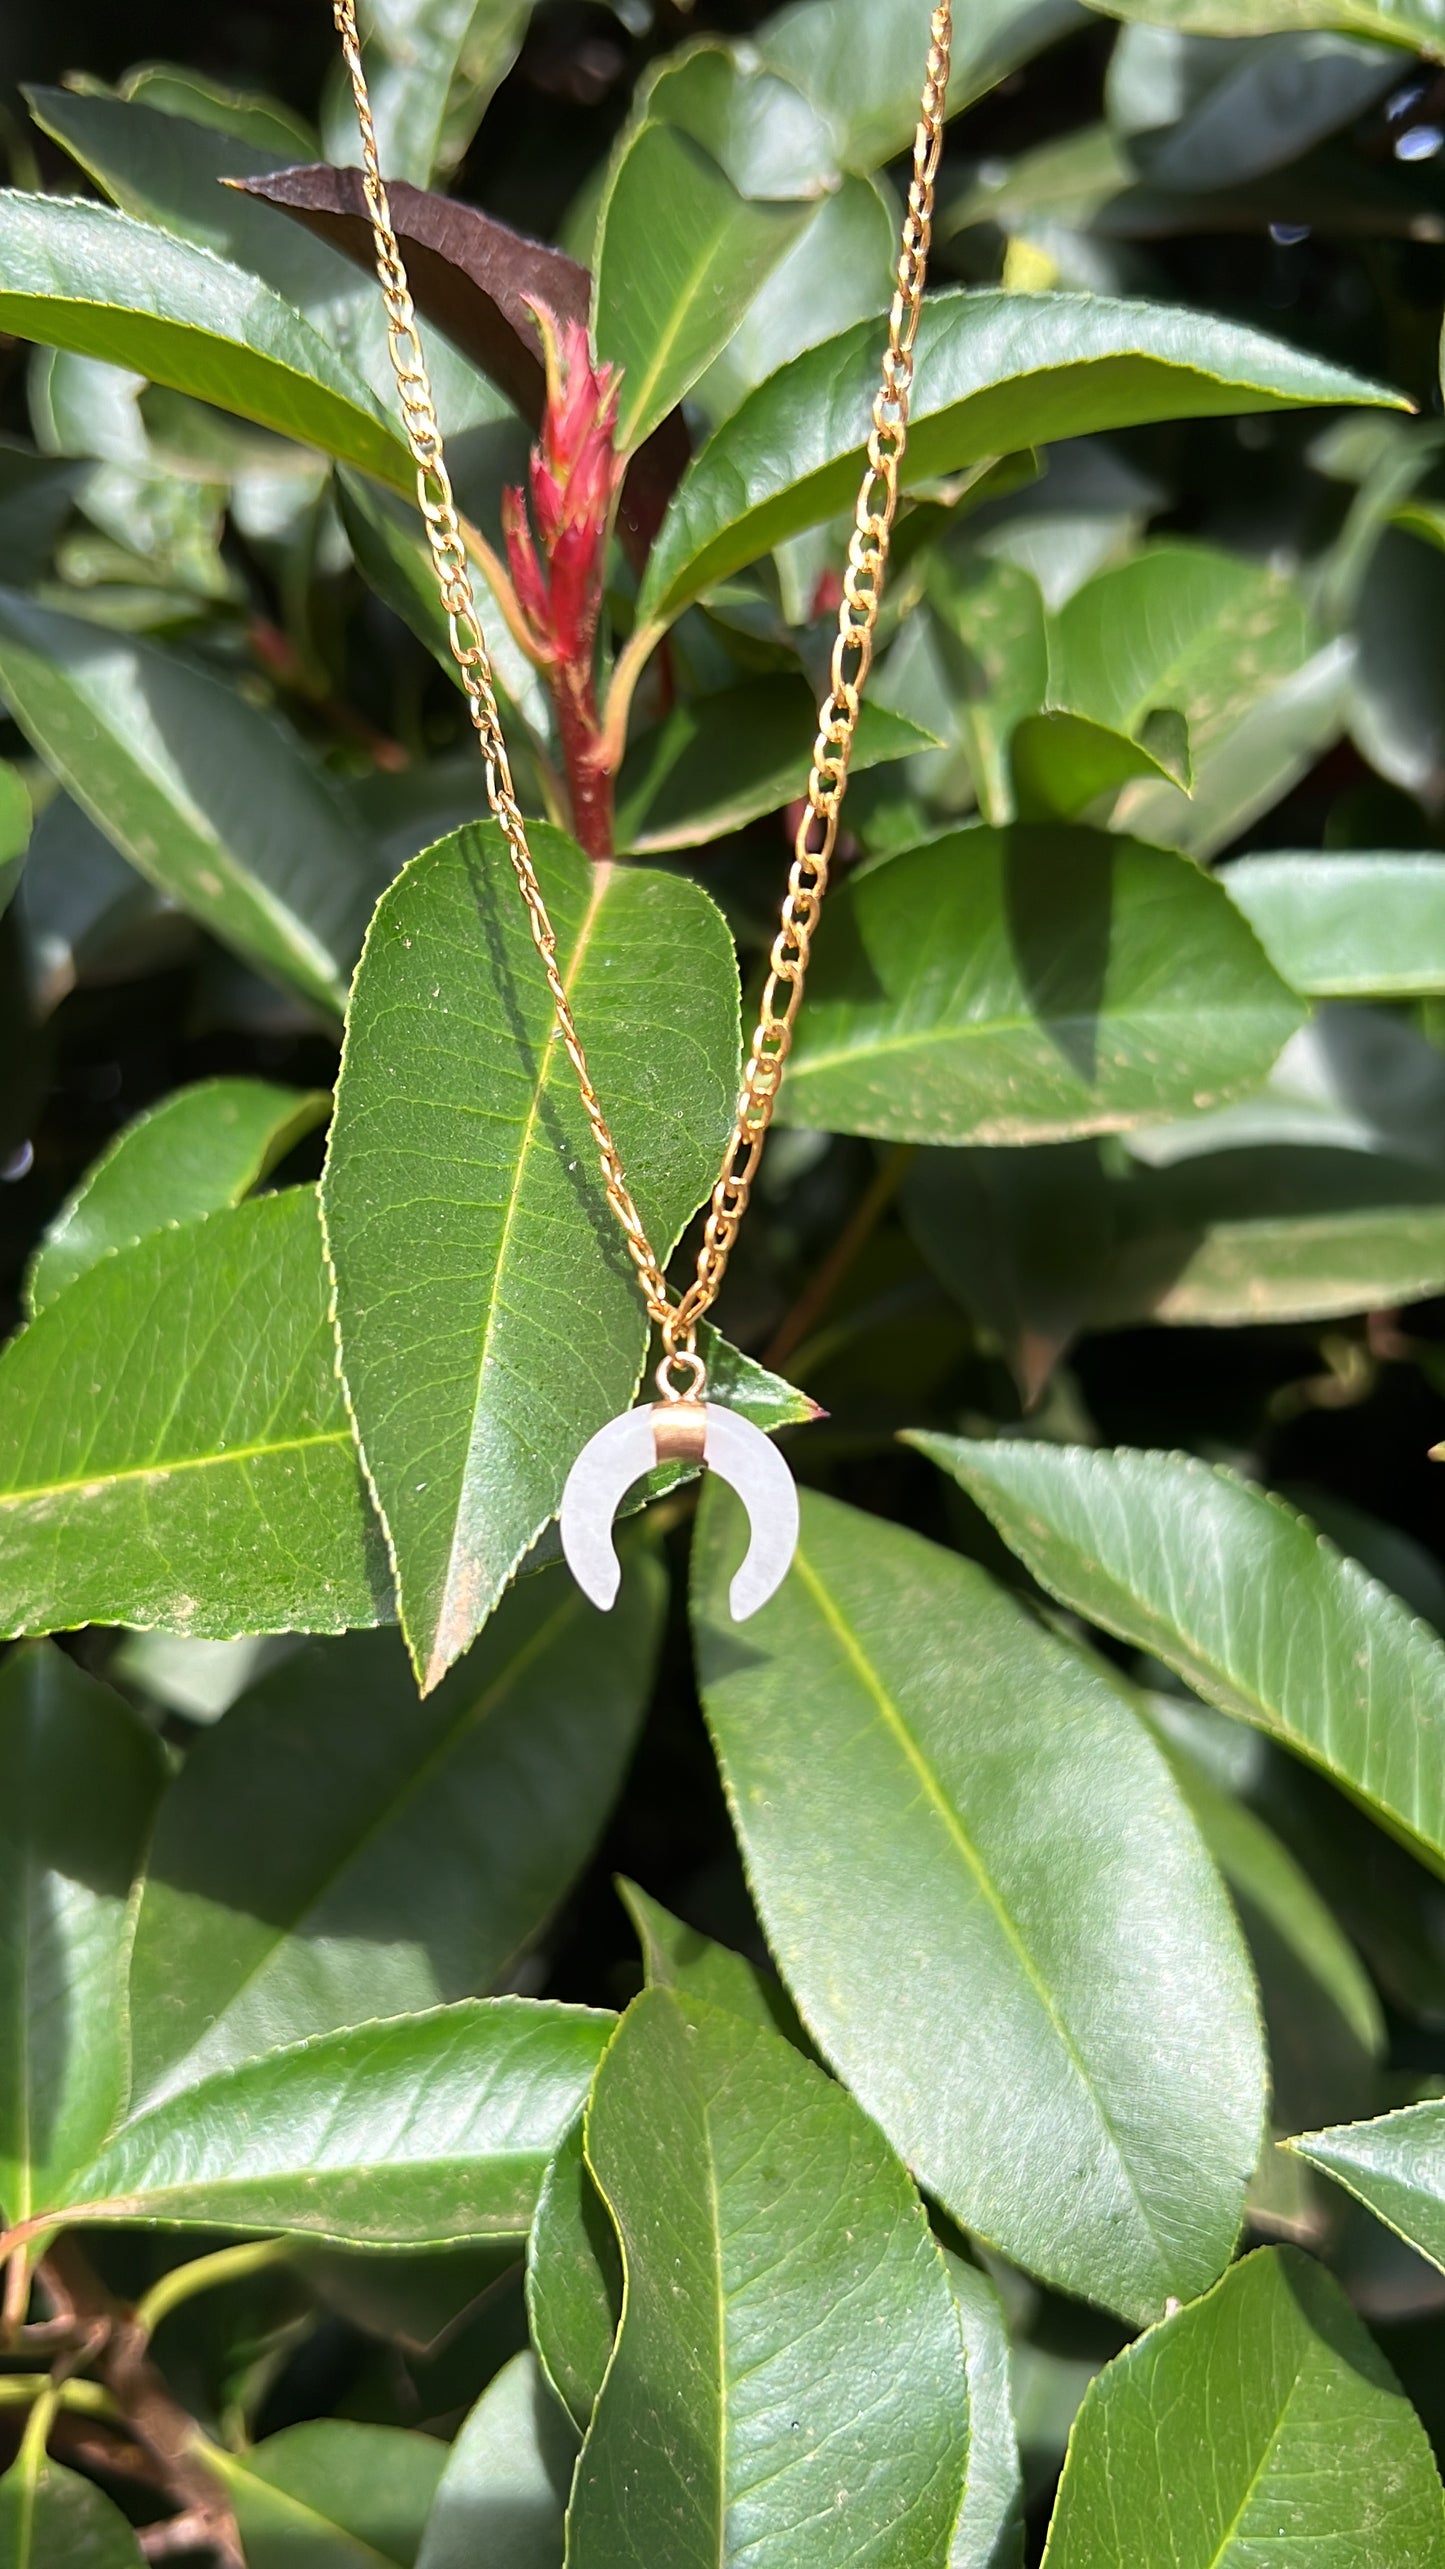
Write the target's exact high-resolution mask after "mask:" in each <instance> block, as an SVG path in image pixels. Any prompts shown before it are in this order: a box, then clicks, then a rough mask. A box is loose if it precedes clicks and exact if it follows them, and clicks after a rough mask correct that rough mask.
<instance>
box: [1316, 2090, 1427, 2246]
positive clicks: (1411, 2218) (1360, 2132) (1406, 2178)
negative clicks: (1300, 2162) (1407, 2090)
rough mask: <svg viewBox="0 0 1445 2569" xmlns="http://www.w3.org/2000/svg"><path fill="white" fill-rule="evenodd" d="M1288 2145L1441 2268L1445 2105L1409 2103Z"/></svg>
mask: <svg viewBox="0 0 1445 2569" xmlns="http://www.w3.org/2000/svg"><path fill="white" fill-rule="evenodd" d="M1291 2147H1292V2148H1293V2149H1295V2150H1297V2151H1298V2152H1299V2155H1300V2157H1301V2158H1302V2159H1308V2160H1309V2162H1310V2165H1311V2166H1312V2167H1316V2168H1323V2169H1324V2172H1325V2174H1326V2176H1331V2177H1333V2178H1334V2179H1335V2181H1336V2183H1337V2184H1339V2185H1342V2186H1345V2187H1347V2188H1348V2190H1349V2192H1350V2193H1351V2194H1353V2195H1356V2196H1357V2197H1358V2198H1359V2200H1360V2202H1361V2203H1364V2204H1368V2206H1369V2208H1370V2210H1371V2212H1373V2213H1375V2214H1377V2215H1378V2217H1379V2219H1380V2220H1381V2221H1384V2222H1387V2223H1388V2225H1389V2227H1390V2228H1391V2229H1392V2230H1396V2231H1398V2232H1399V2235H1400V2237H1401V2238H1402V2239H1408V2241H1409V2243H1410V2245H1411V2247H1412V2248H1418V2250H1419V2252H1420V2254H1421V2256H1422V2257H1428V2258H1429V2259H1430V2261H1431V2263H1432V2265H1436V2266H1439V2267H1441V2268H1445V2105H1442V2104H1439V2103H1436V2102H1433V2101H1432V2102H1430V2103H1428V2104H1425V2105H1407V2106H1404V2107H1402V2109H1401V2111H1400V2112H1399V2113H1398V2114H1382V2115H1381V2116H1380V2117H1379V2119H1378V2121H1377V2122H1374V2123H1343V2124H1339V2125H1337V2126H1336V2127H1335V2128H1334V2129H1332V2130H1329V2131H1324V2132H1306V2133H1304V2134H1303V2135H1302V2136H1301V2138H1300V2139H1299V2140H1297V2141H1294V2142H1292V2143H1291Z"/></svg>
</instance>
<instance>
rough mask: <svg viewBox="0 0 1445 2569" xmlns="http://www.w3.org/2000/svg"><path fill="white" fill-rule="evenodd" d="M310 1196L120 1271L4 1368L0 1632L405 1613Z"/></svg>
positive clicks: (229, 1631)
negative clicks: (361, 1441)
mask: <svg viewBox="0 0 1445 2569" xmlns="http://www.w3.org/2000/svg"><path fill="white" fill-rule="evenodd" d="M328 1304H329V1289H328V1284H327V1277H326V1269H325V1265H324V1262H323V1260H322V1256H321V1238H320V1231H319V1227H318V1224H317V1219H316V1198H315V1196H314V1195H313V1194H312V1192H311V1190H310V1189H309V1188H292V1189H289V1190H287V1191H286V1192H285V1193H283V1194H280V1195H273V1196H263V1197H261V1198H260V1199H259V1200H258V1201H257V1202H256V1203H254V1204H244V1205H240V1206H238V1207H237V1208H236V1210H235V1211H233V1212H224V1213H213V1214H211V1215H209V1216H208V1217H206V1218H205V1219H204V1220H202V1221H200V1222H195V1223H188V1224H186V1225H185V1226H184V1227H183V1228H181V1229H179V1230H174V1231H158V1232H153V1233H152V1234H151V1236H150V1237H149V1238H148V1239H146V1240H142V1241H141V1242H140V1243H139V1244H138V1245H137V1246H136V1247H135V1248H133V1249H123V1250H121V1251H119V1252H118V1253H117V1254H116V1255H115V1256H114V1257H111V1258H105V1259H103V1260H102V1261H101V1263H100V1265H99V1266H96V1267H92V1268H91V1270H90V1272H89V1274H87V1275H83V1276H81V1277H79V1278H78V1279H77V1281H76V1282H75V1283H74V1284H73V1285H71V1286H70V1288H69V1289H68V1291H67V1292H66V1293H64V1294H63V1295H62V1296H61V1298H60V1300H59V1301H58V1302H56V1303H53V1304H52V1305H51V1307H50V1309H49V1310H48V1311H43V1312H42V1313H41V1314H40V1316H39V1318H38V1319H37V1320H34V1321H32V1323H31V1325H30V1327H29V1328H28V1329H27V1330H25V1331H24V1333H23V1334H22V1335H21V1336H20V1337H19V1338H17V1339H15V1340H13V1341H12V1343H11V1344H10V1346H9V1347H7V1349H6V1350H5V1353H4V1355H3V1357H0V1548H3V1552H4V1560H5V1582H4V1596H3V1605H0V1629H3V1631H4V1632H6V1633H7V1634H10V1633H21V1632H56V1631H62V1630H64V1631H69V1630H72V1629H73V1628H74V1627H76V1626H77V1625H80V1624H85V1623H128V1624H140V1625H153V1626H160V1627H161V1628H162V1629H165V1630H169V1631H173V1632H188V1633H194V1634H198V1635H200V1636H202V1637H208V1638H210V1639H213V1640H226V1639H229V1638H230V1637H231V1636H232V1635H234V1634H236V1633H241V1632H286V1631H292V1630H297V1631H311V1632H343V1631H345V1630H347V1629H348V1628H349V1627H350V1626H351V1625H353V1624H372V1623H378V1622H381V1621H383V1620H385V1619H386V1617H387V1616H388V1614H389V1612H390V1604H389V1598H390V1590H389V1582H388V1578H387V1572H386V1562H385V1554H384V1551H383V1549H382V1545H381V1541H380V1537H379V1534H378V1531H377V1528H376V1525H375V1520H374V1518H373V1515H372V1511H371V1507H370V1503H369V1501H368V1499H367V1495H366V1490H365V1486H364V1484H363V1481H362V1477H361V1470H360V1466H359V1464H358V1461H357V1455H356V1446H355V1440H354V1438H353V1436H352V1431H351V1424H350V1421H349V1419H348V1418H347V1415H346V1408H345V1404H344V1401H343V1399H342V1395H341V1388H340V1385H339V1384H338V1382H337V1380H336V1349H335V1341H334V1338H333V1335H332V1330H331V1324H330V1316H329V1309H328Z"/></svg>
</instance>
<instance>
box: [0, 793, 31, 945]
mask: <svg viewBox="0 0 1445 2569" xmlns="http://www.w3.org/2000/svg"><path fill="white" fill-rule="evenodd" d="M31 826H32V815H31V810H30V797H29V795H28V794H27V792H26V790H25V780H24V778H23V777H22V776H21V774H20V771H19V769H18V768H17V767H12V766H11V765H10V764H9V761H8V760H7V759H0V910H3V909H4V908H5V906H6V904H7V903H8V901H9V899H10V895H11V893H12V892H13V891H14V889H15V886H16V884H17V883H18V882H19V880H20V868H21V865H22V863H23V862H24V857H25V851H26V849H27V848H28V846H29V845H30V831H31Z"/></svg>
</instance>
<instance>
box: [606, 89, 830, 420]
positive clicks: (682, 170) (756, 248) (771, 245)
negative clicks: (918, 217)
mask: <svg viewBox="0 0 1445 2569" xmlns="http://www.w3.org/2000/svg"><path fill="white" fill-rule="evenodd" d="M811 218H812V208H811V206H806V205H801V206H800V205H776V204H772V205H770V204H762V203H758V202H755V201H754V199H752V198H751V197H747V196H743V195H741V194H740V193H739V191H738V189H737V188H735V187H734V185H733V183H732V180H731V179H730V178H729V177H728V176H727V174H726V172H725V171H723V170H721V169H720V168H719V167H718V164H717V162H716V161H715V160H714V159H713V158H712V156H711V154H710V153H708V152H705V151H704V150H703V149H702V147H701V145H700V144H698V143H695V142H694V141H693V139H692V137H691V136H690V135H688V134H684V133H682V132H680V131H679V130H678V128H677V127H676V126H674V125H664V124H655V123H653V122H651V121H649V122H647V123H645V124H643V125H641V126H640V127H639V128H638V130H637V132H636V133H635V134H634V135H633V136H632V138H631V140H630V142H629V143H628V144H627V145H626V147H625V149H624V151H623V155H622V159H621V161H620V162H619V164H618V166H617V169H616V171H615V173H614V175H613V179H612V184H611V186H610V188H609V190H608V195H607V201H606V204H605V206H604V208H603V213H602V228H601V233H600V236H599V239H598V245H597V291H596V298H595V309H594V315H593V328H594V332H595V335H596V341H597V353H598V356H599V357H600V358H601V359H602V360H603V361H604V363H608V364H611V365H615V366H620V367H621V369H622V386H621V391H620V394H619V397H618V414H617V443H618V445H619V447H620V448H621V449H622V451H623V452H624V453H625V454H631V453H633V452H634V451H635V449H636V448H637V447H639V446H641V445H642V444H643V442H644V441H645V439H647V438H648V437H650V436H651V434H652V431H653V430H654V428H657V427H659V426H660V425H661V423H662V421H663V420H664V419H665V418H666V417H667V414H668V412H669V411H670V410H674V409H675V408H676V406H677V404H678V403H679V402H680V401H681V400H682V398H683V395H684V394H685V393H689V392H691V390H692V387H693V385H694V384H695V383H696V382H697V379H698V377H699V375H701V374H702V373H703V372H704V371H705V369H706V368H707V367H708V366H710V365H711V363H712V361H713V358H714V357H716V356H717V355H718V353H719V351H720V350H721V349H722V348H724V347H725V346H726V344H727V342H728V340H729V339H730V338H731V336H732V334H733V331H734V330H735V329H736V327H737V324H738V323H739V321H740V320H741V319H742V317H743V314H744V313H745V312H746V310H747V308H748V305H749V304H750V303H751V301H752V299H753V296H754V295H755V294H756V292H757V290H758V288H759V286H760V285H761V284H762V283H763V280H764V278H765V277H767V276H769V275H770V274H771V273H772V270H773V269H774V268H775V267H776V266H777V264H778V261H779V260H780V259H781V258H782V256H783V254H784V252H785V251H787V250H789V249H791V247H792V245H793V243H794V242H795V241H796V240H797V238H798V235H799V233H800V231H802V230H803V229H804V227H805V226H806V225H807V224H808V222H809V221H810V220H811Z"/></svg>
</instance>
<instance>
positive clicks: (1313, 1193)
mask: <svg viewBox="0 0 1445 2569" xmlns="http://www.w3.org/2000/svg"><path fill="white" fill-rule="evenodd" d="M904 1203H905V1206H906V1210H907V1215H908V1221H909V1226H910V1228H911V1229H912V1231H913V1233H914V1236H915V1237H916V1239H917V1240H918V1243H919V1246H920V1247H921V1248H922V1250H923V1252H924V1255H925V1256H926V1258H927V1259H928V1262H929V1264H930V1266H931V1267H932V1268H933V1270H934V1272H935V1273H936V1275H937V1276H938V1278H939V1280H940V1282H941V1283H942V1284H943V1285H944V1286H946V1288H947V1290H948V1291H949V1292H950V1293H951V1294H953V1295H955V1296H956V1298H957V1299H958V1301H959V1302H961V1303H962V1305H963V1307H964V1309H965V1310H966V1311H969V1312H971V1313H972V1314H973V1316H974V1317H975V1319H977V1320H980V1321H982V1322H983V1323H984V1324H985V1325H986V1327H988V1328H989V1329H991V1330H992V1331H994V1333H995V1334H996V1335H997V1336H998V1338H999V1339H1001V1341H1002V1342H1003V1345H1004V1348H1005V1350H1006V1352H1007V1354H1008V1357H1009V1361H1010V1363H1011V1365H1012V1366H1013V1369H1014V1372H1015V1374H1016V1376H1017V1378H1018V1380H1019V1383H1020V1385H1021V1387H1022V1389H1023V1390H1024V1391H1025V1393H1026V1394H1027V1395H1029V1396H1030V1397H1032V1396H1033V1395H1035V1394H1036V1393H1037V1392H1038V1391H1039V1390H1040V1389H1041V1387H1042V1385H1043V1384H1044V1383H1045V1382H1046V1381H1047V1379H1048V1376H1049V1374H1050V1372H1051V1371H1052V1369H1053V1366H1054V1365H1055V1363H1056V1362H1057V1360H1058V1358H1059V1356H1060V1355H1061V1353H1062V1352H1063V1350H1064V1348H1066V1347H1067V1346H1068V1345H1069V1344H1070V1342H1071V1341H1072V1340H1073V1339H1074V1338H1076V1337H1077V1336H1079V1335H1080V1334H1081V1333H1082V1332H1083V1331H1086V1330H1092V1329H1116V1328H1123V1327H1126V1326H1128V1325H1129V1323H1131V1322H1133V1321H1137V1320H1157V1321H1163V1322H1166V1323H1169V1324H1173V1325H1178V1326H1182V1327H1186V1328H1192V1327H1198V1326H1200V1325H1201V1324H1202V1325H1204V1326H1205V1327H1209V1328H1220V1327H1226V1328H1236V1327H1245V1326H1259V1325H1261V1324H1267V1323H1269V1322H1278V1321H1298V1320H1328V1319H1332V1318H1335V1317H1337V1316H1340V1315H1343V1314H1346V1313H1349V1312H1358V1311H1377V1310H1381V1309H1386V1308H1390V1307H1392V1306H1394V1305H1396V1304H1399V1303H1402V1302H1411V1301H1415V1300H1418V1299H1419V1298H1420V1297H1421V1296H1423V1295H1426V1294H1431V1293H1436V1292H1439V1291H1440V1290H1441V1289H1442V1287H1445V1183H1442V1180H1441V1178H1440V1177H1439V1176H1438V1175H1437V1174H1435V1173H1434V1172H1432V1171H1431V1170H1430V1169H1428V1168H1424V1167H1422V1166H1420V1165H1419V1163H1418V1162H1415V1163H1412V1162H1410V1161H1407V1160H1402V1159H1400V1158H1398V1157H1397V1156H1395V1155H1394V1154H1391V1153H1388V1152H1385V1151H1383V1150H1382V1151H1381V1152H1379V1153H1378V1154H1376V1153H1370V1152H1367V1151H1366V1150H1364V1149H1362V1148H1361V1147H1359V1145H1358V1143H1356V1144H1354V1145H1353V1146H1352V1147H1348V1148H1312V1147H1300V1146H1295V1145H1290V1144H1283V1145H1278V1146H1269V1145H1260V1146H1250V1147H1244V1146H1241V1147H1239V1148H1237V1149H1221V1150H1217V1151H1213V1152H1209V1153H1207V1154H1206V1153H1201V1154H1200V1155H1199V1156H1198V1157H1197V1158H1189V1159H1185V1160H1182V1161H1180V1162H1179V1163H1178V1164H1177V1165H1175V1166H1172V1167H1164V1168H1157V1169H1155V1168H1147V1167H1141V1166H1137V1165H1136V1166H1135V1167H1133V1168H1132V1169H1131V1170H1129V1171H1128V1172H1127V1173H1123V1172H1120V1171H1119V1170H1117V1169H1116V1170H1113V1171H1111V1172H1109V1173H1108V1174H1106V1172H1105V1170H1104V1167H1103V1165H1102V1161H1101V1158H1100V1155H1099V1151H1098V1147H1097V1145H1094V1144H1088V1143H1077V1144H1069V1145H1066V1146H1064V1147H1063V1148H1061V1149H1056V1150H1048V1151H1039V1150H976V1151H929V1152H926V1153H924V1154H923V1155H922V1156H921V1157H920V1159H919V1160H918V1162H917V1163H916V1165H915V1166H914V1168H913V1169H912V1170H911V1171H910V1173H909V1177H908V1182H907V1186H906V1189H905V1195H904Z"/></svg>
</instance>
